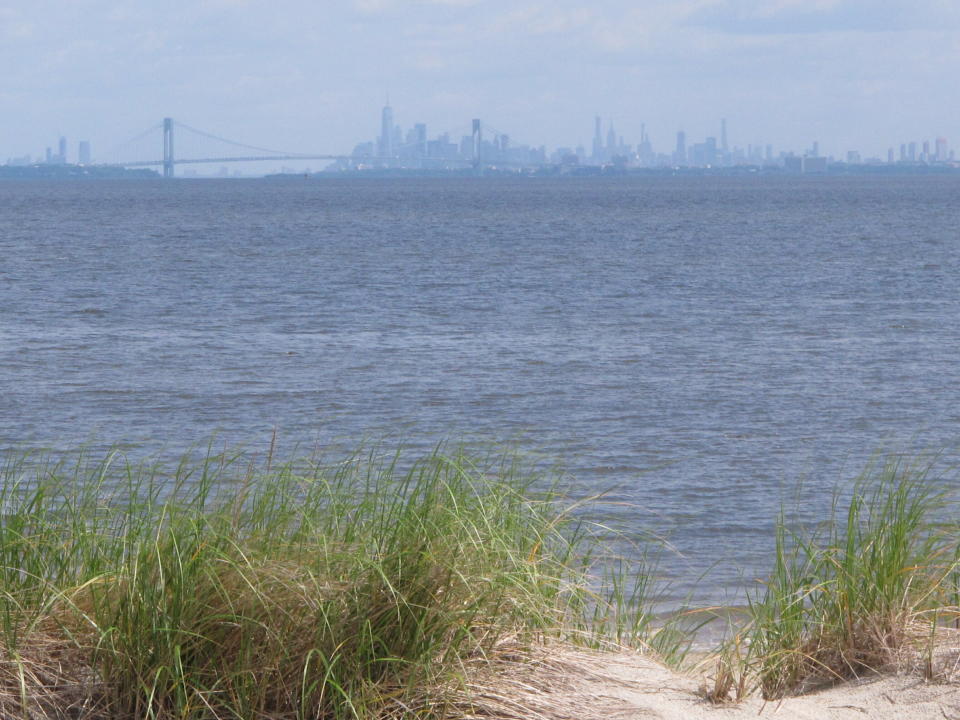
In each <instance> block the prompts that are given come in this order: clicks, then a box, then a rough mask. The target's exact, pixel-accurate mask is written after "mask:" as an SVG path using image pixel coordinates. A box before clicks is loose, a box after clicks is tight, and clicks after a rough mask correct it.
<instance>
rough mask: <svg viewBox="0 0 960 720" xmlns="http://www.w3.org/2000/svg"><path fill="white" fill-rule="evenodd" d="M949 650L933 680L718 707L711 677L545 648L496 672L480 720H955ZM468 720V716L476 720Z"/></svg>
mask: <svg viewBox="0 0 960 720" xmlns="http://www.w3.org/2000/svg"><path fill="white" fill-rule="evenodd" d="M956 640H957V637H956V636H953V637H951V638H949V645H950V646H949V647H948V646H947V644H942V645H941V647H940V650H938V652H937V655H936V659H935V670H934V678H933V679H930V680H928V679H925V677H924V674H923V672H922V670H921V669H920V668H919V667H916V666H911V661H909V660H908V661H906V662H907V664H906V665H905V666H904V667H902V668H901V669H900V670H897V669H891V670H890V671H889V672H887V673H882V674H876V675H874V676H872V677H866V678H860V679H856V680H852V681H847V682H843V683H840V684H836V685H832V686H830V687H824V688H821V689H818V690H812V691H808V692H806V693H804V694H801V695H797V696H792V697H786V698H783V699H781V700H775V701H764V700H763V699H761V698H760V697H759V696H757V695H756V694H755V695H754V696H751V697H749V698H747V699H746V700H744V701H742V702H739V703H735V702H729V703H724V704H713V703H711V702H710V701H709V700H707V699H706V698H705V696H704V692H703V688H704V687H705V685H706V684H708V683H709V682H710V678H708V677H707V675H706V674H704V673H703V672H697V671H694V672H690V673H680V672H676V671H674V670H671V669H669V668H667V667H665V666H664V665H663V664H661V663H659V662H657V661H656V660H654V659H652V658H650V657H648V656H645V655H642V654H638V653H633V652H617V653H594V652H578V651H570V650H559V649H549V648H544V649H541V650H540V651H537V652H538V653H541V654H539V656H538V657H534V658H527V659H526V661H525V662H518V663H517V664H516V665H515V666H513V667H511V668H509V669H508V670H507V671H506V672H504V671H503V670H501V671H499V672H497V674H496V675H497V677H496V679H494V678H490V682H489V684H487V683H484V684H483V686H480V684H478V685H477V686H475V687H474V688H473V692H474V694H475V696H474V701H477V702H478V707H477V712H476V713H475V715H474V716H475V717H478V718H479V717H489V716H490V715H493V716H494V717H501V718H507V717H517V718H530V719H532V720H574V719H576V720H614V719H617V720H620V719H623V720H626V719H628V718H658V719H660V720H701V719H712V720H728V719H729V720H739V719H741V718H742V719H744V720H746V718H753V717H777V718H780V719H782V720H851V719H853V718H856V719H857V720H862V719H863V718H870V719H871V720H873V719H878V720H884V719H889V720H934V719H936V720H944V719H945V718H946V719H947V720H955V719H957V718H960V674H958V672H957V671H958V667H960V649H958V645H957V643H956ZM468 716H469V714H468Z"/></svg>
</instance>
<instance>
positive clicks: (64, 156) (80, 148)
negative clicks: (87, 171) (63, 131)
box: [7, 136, 90, 167]
mask: <svg viewBox="0 0 960 720" xmlns="http://www.w3.org/2000/svg"><path fill="white" fill-rule="evenodd" d="M67 150H68V148H67V139H66V138H65V137H62V136H61V138H60V141H59V142H58V143H57V152H54V151H53V148H52V147H50V146H47V149H46V152H45V153H44V155H43V156H42V157H39V158H32V157H30V155H23V156H21V157H13V158H8V159H7V165H9V166H11V167H26V166H28V165H71V164H75V165H89V164H90V143H89V141H87V140H81V141H80V142H78V143H77V154H76V157H75V159H76V162H75V163H71V162H70V160H71V158H70V156H69V155H68V153H67Z"/></svg>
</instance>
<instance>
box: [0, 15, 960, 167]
mask: <svg viewBox="0 0 960 720" xmlns="http://www.w3.org/2000/svg"><path fill="white" fill-rule="evenodd" d="M958 41H960V1H958V0H594V1H593V2H582V1H578V2H574V1H573V0H352V1H351V0H342V1H337V0H312V1H311V0H271V1H270V2H266V1H262V0H164V1H162V2H161V1H159V0H0V68H2V74H0V162H3V161H4V160H5V158H6V157H8V156H10V155H14V154H22V153H25V152H29V153H31V154H33V155H37V154H39V153H41V152H42V150H43V148H44V147H45V146H47V145H53V146H55V144H56V140H57V137H59V135H61V134H63V135H66V136H68V138H69V139H70V141H71V154H72V153H73V152H74V150H73V148H74V147H75V145H74V142H75V141H76V140H77V139H89V140H91V141H92V142H93V144H94V155H97V151H98V150H101V151H102V150H103V149H104V148H105V147H106V146H109V145H114V144H116V143H117V142H119V141H121V140H126V139H127V138H130V137H132V136H133V135H135V134H137V133H138V132H139V131H141V130H144V129H146V128H147V127H149V126H151V125H153V124H155V123H157V122H158V121H159V120H160V119H161V118H162V117H163V116H165V115H169V116H172V117H174V118H176V119H177V120H180V121H183V122H185V123H187V124H189V125H192V126H194V127H198V128H201V129H204V130H208V131H211V132H215V133H218V134H221V135H225V136H227V137H230V138H234V139H237V140H242V141H245V142H248V143H251V144H255V145H266V146H268V147H278V148H281V149H291V150H302V151H314V152H346V151H349V150H350V149H352V147H353V145H354V144H355V143H356V142H358V141H361V140H367V139H372V138H373V137H374V136H375V135H376V134H377V133H378V131H379V114H380V107H381V106H382V104H383V102H384V98H385V96H386V94H387V93H388V92H389V94H390V99H391V104H392V105H393V107H394V112H395V117H396V120H397V122H398V123H399V124H401V125H403V126H404V127H408V126H410V125H412V124H413V123H414V122H417V121H423V122H426V123H427V125H428V132H429V134H430V136H431V137H433V136H434V134H435V133H437V132H440V131H442V130H450V131H454V132H455V133H456V134H457V136H458V137H459V135H460V134H463V133H464V132H466V130H467V126H468V124H469V120H470V118H472V117H482V118H483V119H484V120H485V121H487V122H489V123H490V124H491V125H492V126H494V127H496V128H499V129H500V130H502V131H505V132H509V133H510V134H511V136H512V137H513V138H515V139H516V140H517V141H519V142H530V143H537V144H540V143H544V144H546V145H548V146H549V147H551V148H552V147H555V146H557V145H575V144H576V143H583V144H584V145H587V146H588V147H589V143H590V137H591V133H592V125H593V116H594V114H600V115H602V116H603V118H604V122H605V124H606V121H607V120H608V119H610V118H612V119H613V121H614V123H615V126H616V128H617V131H618V133H620V134H622V135H624V137H625V139H626V140H627V141H628V142H632V143H635V142H637V141H638V139H639V134H640V123H641V122H646V123H647V128H648V132H649V134H650V136H651V139H652V141H653V143H654V147H655V149H658V150H660V151H670V150H672V147H673V144H674V138H675V134H676V131H677V130H678V129H681V128H682V129H684V130H686V132H687V135H688V138H689V140H690V141H699V140H701V139H702V138H703V137H704V136H705V135H707V134H711V135H717V134H718V133H719V119H720V118H721V117H726V118H728V123H729V136H730V143H731V144H732V145H733V144H735V145H741V146H745V145H746V144H747V143H763V144H766V143H772V144H773V145H774V147H775V148H776V149H777V150H780V149H787V148H790V149H796V150H802V149H803V148H804V147H807V146H809V145H810V143H811V142H812V141H813V140H815V139H818V140H820V143H821V148H822V149H823V150H825V151H827V152H831V153H841V152H845V151H846V150H848V149H859V150H860V151H861V152H863V153H865V154H879V153H884V154H885V152H886V148H887V147H888V146H890V145H894V144H897V145H899V143H900V142H902V141H907V140H911V139H916V140H923V139H930V140H933V139H934V138H935V137H936V136H938V135H942V136H945V137H947V138H948V139H949V140H950V142H951V147H954V148H957V149H960V93H958V92H957V84H956V81H957V78H958V77H960V42H958Z"/></svg>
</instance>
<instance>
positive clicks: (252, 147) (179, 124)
mask: <svg viewBox="0 0 960 720" xmlns="http://www.w3.org/2000/svg"><path fill="white" fill-rule="evenodd" d="M175 124H176V126H177V127H180V128H183V129H184V130H189V131H190V132H192V133H196V134H197V135H202V136H203V137H205V138H209V139H211V140H216V141H218V142H222V143H226V144H227V145H233V146H235V147H239V148H244V149H245V150H256V151H258V152H265V153H271V154H273V155H286V156H288V157H295V156H298V155H308V154H309V153H291V152H286V151H284V150H271V149H270V148H264V147H258V146H257V145H247V144H245V143H241V142H237V141H235V140H228V139H227V138H225V137H220V136H219V135H214V134H213V133H208V132H204V131H203V130H197V129H196V128H194V127H190V126H189V125H186V124H184V123H182V122H179V121H177V122H176V123H175Z"/></svg>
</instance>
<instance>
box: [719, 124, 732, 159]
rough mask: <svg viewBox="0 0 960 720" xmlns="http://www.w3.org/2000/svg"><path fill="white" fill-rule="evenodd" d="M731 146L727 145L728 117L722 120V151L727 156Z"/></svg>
mask: <svg viewBox="0 0 960 720" xmlns="http://www.w3.org/2000/svg"><path fill="white" fill-rule="evenodd" d="M729 150H730V148H729V147H728V146H727V119H726V118H723V119H722V120H720V152H722V153H723V154H724V156H726V154H727V153H728V152H729Z"/></svg>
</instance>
